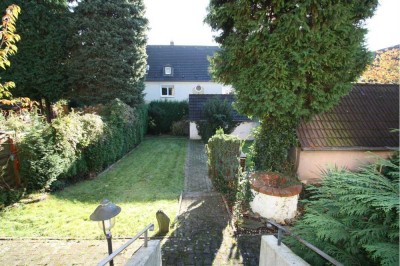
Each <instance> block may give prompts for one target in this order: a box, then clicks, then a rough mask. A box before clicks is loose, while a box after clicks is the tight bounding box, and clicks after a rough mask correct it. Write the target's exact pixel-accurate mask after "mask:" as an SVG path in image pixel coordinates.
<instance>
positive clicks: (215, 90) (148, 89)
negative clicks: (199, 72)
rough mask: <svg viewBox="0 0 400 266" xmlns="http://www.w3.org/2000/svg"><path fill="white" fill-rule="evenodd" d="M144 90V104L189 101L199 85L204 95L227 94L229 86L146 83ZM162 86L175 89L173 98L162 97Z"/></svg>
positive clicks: (194, 82) (192, 83)
mask: <svg viewBox="0 0 400 266" xmlns="http://www.w3.org/2000/svg"><path fill="white" fill-rule="evenodd" d="M144 84H145V89H144V93H145V96H144V99H145V101H146V102H150V101H154V100H162V99H167V100H172V101H183V100H188V99H189V94H192V93H193V92H192V90H193V88H195V87H196V86H197V85H200V86H201V87H203V88H204V94H227V93H229V92H230V91H231V87H230V86H224V85H222V84H219V83H215V82H197V81H193V82H177V81H166V82H153V81H146V82H145V83H144ZM162 85H173V86H174V89H175V95H174V96H173V97H162V96H161V86H162Z"/></svg>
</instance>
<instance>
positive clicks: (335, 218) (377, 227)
mask: <svg viewBox="0 0 400 266" xmlns="http://www.w3.org/2000/svg"><path fill="white" fill-rule="evenodd" d="M382 167H384V168H385V169H386V172H385V174H382V173H381V172H380V171H379V169H381V168H382ZM308 191H309V192H310V193H311V195H312V196H311V197H310V199H309V200H308V201H305V204H306V206H305V213H304V216H303V217H302V218H301V220H299V221H298V222H297V223H296V225H295V227H294V232H295V233H297V234H298V235H299V236H301V237H302V238H304V239H306V240H307V241H309V242H311V243H312V244H314V245H316V246H317V247H319V248H320V249H322V250H323V251H324V252H326V253H328V254H329V255H331V256H333V257H334V258H336V259H337V260H339V261H340V262H342V263H344V265H399V210H400V208H399V164H398V160H396V159H395V160H392V161H390V160H381V161H379V162H378V163H376V164H372V165H368V166H365V167H363V168H362V169H360V171H359V172H350V171H347V170H339V169H333V170H330V171H328V172H327V173H326V174H325V176H324V179H323V182H322V185H321V186H318V187H313V186H311V187H309V188H308ZM287 241H289V244H290V245H291V246H292V247H293V248H294V250H295V251H296V252H297V253H298V254H300V255H301V256H302V257H304V258H305V259H306V260H308V261H309V262H310V263H311V264H312V265H321V264H323V262H322V260H321V259H320V257H319V256H318V255H316V254H315V253H313V252H310V251H309V250H307V249H305V248H304V246H302V245H301V244H298V243H296V241H292V240H290V238H287Z"/></svg>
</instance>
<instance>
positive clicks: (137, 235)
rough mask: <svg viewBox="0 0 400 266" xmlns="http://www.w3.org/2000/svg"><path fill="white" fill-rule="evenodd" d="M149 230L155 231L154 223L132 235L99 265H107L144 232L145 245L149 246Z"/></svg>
mask: <svg viewBox="0 0 400 266" xmlns="http://www.w3.org/2000/svg"><path fill="white" fill-rule="evenodd" d="M147 231H154V224H149V225H148V226H146V228H144V229H143V230H142V231H140V232H139V233H137V234H136V235H135V236H134V237H132V238H131V239H130V240H129V241H128V242H126V243H125V244H123V245H122V246H121V247H120V248H118V249H117V250H115V251H114V252H113V253H112V254H110V255H109V256H108V257H107V258H105V259H103V260H102V261H100V262H99V263H98V264H97V266H104V265H106V264H107V263H108V262H110V261H111V260H112V259H114V258H115V257H116V256H117V255H118V254H119V253H121V252H122V251H123V250H124V249H126V248H127V247H128V246H129V245H131V244H132V243H133V242H135V240H137V239H138V238H139V237H140V236H141V235H143V234H144V244H143V246H144V247H147V242H148V234H147Z"/></svg>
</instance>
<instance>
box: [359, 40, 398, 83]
mask: <svg viewBox="0 0 400 266" xmlns="http://www.w3.org/2000/svg"><path fill="white" fill-rule="evenodd" d="M399 71H400V47H394V48H389V49H387V50H383V51H382V50H381V51H377V52H376V56H375V59H374V62H373V63H372V64H370V65H368V67H367V70H365V72H364V73H363V74H362V76H361V78H360V80H359V81H360V82H366V83H384V84H386V83H388V84H399V82H400V73H399Z"/></svg>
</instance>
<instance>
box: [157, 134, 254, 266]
mask: <svg viewBox="0 0 400 266" xmlns="http://www.w3.org/2000/svg"><path fill="white" fill-rule="evenodd" d="M187 158H188V159H187V161H186V168H185V189H184V194H183V199H182V206H181V210H180V215H179V216H178V224H177V227H176V230H175V233H174V237H169V238H168V239H166V240H164V241H163V246H162V252H163V265H258V257H259V250H260V241H261V237H260V236H239V237H234V236H233V231H232V228H231V226H230V224H229V221H230V219H229V215H228V212H227V210H226V206H225V204H224V202H223V200H222V197H221V195H220V194H219V193H217V192H215V191H214V190H213V188H212V184H211V182H210V180H209V178H208V173H207V156H206V154H205V151H204V144H203V143H202V142H200V141H190V142H189V144H188V153H187Z"/></svg>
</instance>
